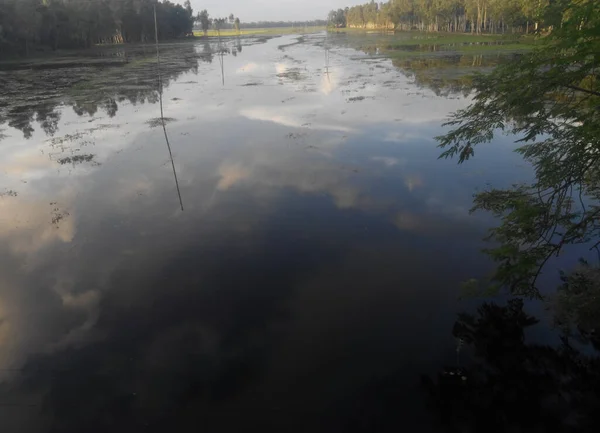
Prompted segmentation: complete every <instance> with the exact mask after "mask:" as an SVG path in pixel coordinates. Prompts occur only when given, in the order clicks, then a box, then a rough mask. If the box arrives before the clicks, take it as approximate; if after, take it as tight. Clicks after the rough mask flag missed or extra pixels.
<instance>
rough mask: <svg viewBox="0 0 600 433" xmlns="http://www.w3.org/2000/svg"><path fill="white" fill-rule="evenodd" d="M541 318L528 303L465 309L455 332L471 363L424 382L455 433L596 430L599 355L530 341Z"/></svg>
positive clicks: (599, 418)
mask: <svg viewBox="0 0 600 433" xmlns="http://www.w3.org/2000/svg"><path fill="white" fill-rule="evenodd" d="M537 322H538V321H537V319H535V318H534V317H532V316H529V315H528V314H526V313H525V312H524V311H523V301H522V300H520V299H513V300H511V301H509V302H508V304H507V305H506V306H498V305H496V304H493V303H484V304H483V305H482V306H481V307H480V308H479V309H478V311H477V315H471V314H460V315H459V319H458V321H457V322H456V324H455V325H454V330H453V334H454V336H455V337H456V338H457V339H458V341H460V342H461V343H464V344H465V346H466V347H465V348H464V350H465V352H467V351H469V350H471V351H472V356H473V359H472V361H470V362H468V363H467V366H465V367H451V368H446V369H445V370H444V371H442V372H440V374H439V375H438V378H437V381H435V382H434V381H433V380H431V379H430V378H429V377H424V378H423V383H424V385H425V386H426V388H427V389H428V391H429V394H430V397H431V399H430V401H431V407H432V409H434V410H435V412H436V413H437V414H438V415H439V421H440V423H441V425H442V426H443V427H445V428H446V430H447V431H450V432H498V433H500V432H502V433H504V432H511V431H512V432H518V431H522V432H523V431H535V432H588V431H589V432H592V431H595V429H596V428H597V426H598V422H600V359H599V358H598V357H589V356H585V355H583V354H581V353H580V352H578V351H577V350H575V349H574V348H573V347H572V346H571V345H570V343H569V340H568V338H566V337H564V338H563V339H562V344H561V345H560V347H558V348H554V347H550V346H543V345H537V344H527V343H526V342H525V330H526V329H527V328H529V327H531V326H533V325H535V324H536V323H537Z"/></svg>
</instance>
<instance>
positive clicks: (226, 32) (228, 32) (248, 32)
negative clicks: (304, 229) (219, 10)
mask: <svg viewBox="0 0 600 433" xmlns="http://www.w3.org/2000/svg"><path fill="white" fill-rule="evenodd" d="M323 30H325V27H319V26H313V27H273V28H268V29H267V28H265V29H241V30H240V31H239V32H238V31H236V30H234V29H223V30H221V36H224V37H225V36H252V35H292V34H302V33H315V32H320V31H323ZM194 36H204V32H202V31H201V30H194ZM207 36H210V37H215V36H218V33H217V31H216V30H213V29H211V30H209V31H208V33H207Z"/></svg>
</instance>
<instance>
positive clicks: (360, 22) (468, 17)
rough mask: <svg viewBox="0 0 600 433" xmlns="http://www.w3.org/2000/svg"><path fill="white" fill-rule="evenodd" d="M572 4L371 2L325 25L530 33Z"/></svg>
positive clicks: (534, 0)
mask: <svg viewBox="0 0 600 433" xmlns="http://www.w3.org/2000/svg"><path fill="white" fill-rule="evenodd" d="M572 1H577V0H390V1H389V2H388V3H376V2H375V1H374V0H372V1H371V2H370V3H367V4H364V5H359V6H353V7H347V8H346V9H338V10H334V11H331V12H330V13H329V16H328V24H329V25H330V26H333V27H338V28H340V27H351V28H363V29H367V28H380V29H390V30H421V31H447V32H463V33H466V32H471V33H506V32H524V33H529V32H531V31H537V30H540V29H541V28H544V27H548V26H551V25H556V24H560V17H561V14H560V13H559V11H560V10H561V9H563V8H564V6H566V5H568V4H569V3H571V2H572ZM557 21H558V22H557Z"/></svg>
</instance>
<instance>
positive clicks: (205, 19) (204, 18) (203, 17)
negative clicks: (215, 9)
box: [196, 9, 211, 36]
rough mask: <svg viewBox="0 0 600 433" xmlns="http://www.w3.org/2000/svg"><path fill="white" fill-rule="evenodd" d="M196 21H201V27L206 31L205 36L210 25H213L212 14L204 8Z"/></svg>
mask: <svg viewBox="0 0 600 433" xmlns="http://www.w3.org/2000/svg"><path fill="white" fill-rule="evenodd" d="M196 21H198V22H199V23H200V27H201V28H202V31H203V32H204V36H206V35H207V33H208V29H209V28H210V25H211V20H210V16H209V15H208V11H207V10H206V9H204V10H202V11H201V12H199V13H198V16H197V18H196Z"/></svg>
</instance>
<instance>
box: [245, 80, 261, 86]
mask: <svg viewBox="0 0 600 433" xmlns="http://www.w3.org/2000/svg"><path fill="white" fill-rule="evenodd" d="M262 85H263V83H261V82H260V81H256V82H250V83H246V84H242V85H241V87H252V86H262Z"/></svg>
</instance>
